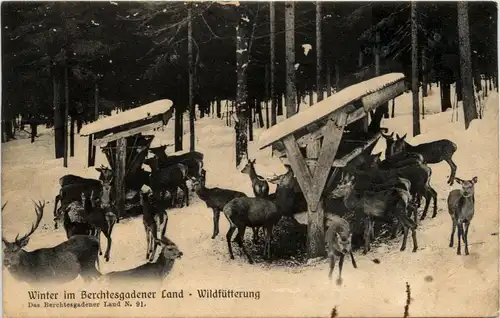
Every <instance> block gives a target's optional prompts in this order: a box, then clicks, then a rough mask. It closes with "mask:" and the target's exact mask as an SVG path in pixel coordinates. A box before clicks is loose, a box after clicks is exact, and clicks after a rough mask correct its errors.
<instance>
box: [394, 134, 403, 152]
mask: <svg viewBox="0 0 500 318" xmlns="http://www.w3.org/2000/svg"><path fill="white" fill-rule="evenodd" d="M405 139H406V134H404V135H403V137H400V136H399V135H398V134H396V140H395V141H394V144H393V145H392V154H393V155H395V154H398V153H402V152H405V149H406V141H405Z"/></svg>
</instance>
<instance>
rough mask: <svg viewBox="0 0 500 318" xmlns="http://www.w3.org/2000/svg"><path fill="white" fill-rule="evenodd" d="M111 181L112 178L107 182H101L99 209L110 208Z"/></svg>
mask: <svg viewBox="0 0 500 318" xmlns="http://www.w3.org/2000/svg"><path fill="white" fill-rule="evenodd" d="M112 181H113V178H111V179H110V180H108V181H101V185H102V191H101V198H100V199H101V207H102V208H107V207H110V206H111V203H112V201H111V191H112V187H111V182H112Z"/></svg>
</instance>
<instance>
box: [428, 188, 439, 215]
mask: <svg viewBox="0 0 500 318" xmlns="http://www.w3.org/2000/svg"><path fill="white" fill-rule="evenodd" d="M429 191H430V192H431V197H432V199H433V200H434V211H433V212H432V217H433V218H435V217H436V214H437V196H438V195H437V192H436V190H434V189H433V188H431V187H429Z"/></svg>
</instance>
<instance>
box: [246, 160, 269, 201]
mask: <svg viewBox="0 0 500 318" xmlns="http://www.w3.org/2000/svg"><path fill="white" fill-rule="evenodd" d="M241 173H246V174H248V175H249V176H250V181H251V182H252V189H253V193H254V194H255V196H256V197H258V198H259V197H261V198H265V197H267V196H268V195H269V185H268V184H267V181H266V179H264V178H262V177H261V176H259V175H258V174H257V171H255V159H254V160H250V159H248V162H247V164H246V165H245V167H243V169H242V170H241Z"/></svg>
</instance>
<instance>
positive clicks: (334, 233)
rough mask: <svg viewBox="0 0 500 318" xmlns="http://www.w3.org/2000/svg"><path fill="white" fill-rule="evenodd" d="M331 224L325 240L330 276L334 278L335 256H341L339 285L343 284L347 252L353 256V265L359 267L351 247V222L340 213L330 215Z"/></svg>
mask: <svg viewBox="0 0 500 318" xmlns="http://www.w3.org/2000/svg"><path fill="white" fill-rule="evenodd" d="M330 222H331V223H330V226H329V227H328V230H326V233H325V242H326V245H327V246H326V249H327V254H328V257H329V258H330V272H329V273H328V277H329V278H330V279H331V278H332V273H333V269H334V268H335V257H339V277H338V278H337V285H340V284H342V266H343V265H344V257H345V254H347V253H349V255H350V256H351V261H352V266H353V267H354V268H358V266H357V265H356V260H354V255H353V254H352V249H351V239H352V233H351V229H350V227H349V222H347V221H346V220H344V219H343V218H341V217H340V216H338V215H332V216H331V217H330Z"/></svg>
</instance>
